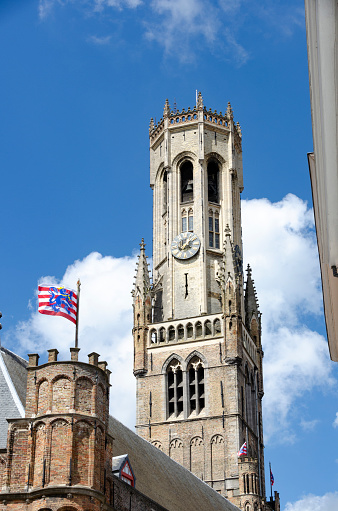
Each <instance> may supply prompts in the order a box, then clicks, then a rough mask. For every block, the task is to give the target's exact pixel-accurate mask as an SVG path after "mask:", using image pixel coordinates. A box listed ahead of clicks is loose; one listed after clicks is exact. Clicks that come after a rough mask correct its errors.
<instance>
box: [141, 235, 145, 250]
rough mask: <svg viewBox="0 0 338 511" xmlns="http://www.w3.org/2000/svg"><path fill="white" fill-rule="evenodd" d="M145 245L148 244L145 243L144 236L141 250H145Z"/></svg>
mask: <svg viewBox="0 0 338 511" xmlns="http://www.w3.org/2000/svg"><path fill="white" fill-rule="evenodd" d="M145 246H146V244H145V243H144V238H142V239H141V243H140V247H141V250H144V249H145Z"/></svg>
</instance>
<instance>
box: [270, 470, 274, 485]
mask: <svg viewBox="0 0 338 511" xmlns="http://www.w3.org/2000/svg"><path fill="white" fill-rule="evenodd" d="M274 482H275V478H274V477H273V473H272V471H271V467H270V484H271V486H273V484H274Z"/></svg>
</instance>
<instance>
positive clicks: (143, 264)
mask: <svg viewBox="0 0 338 511" xmlns="http://www.w3.org/2000/svg"><path fill="white" fill-rule="evenodd" d="M145 247H146V244H145V243H144V238H142V240H141V243H140V254H139V256H138V262H137V266H136V276H135V282H134V288H133V290H132V295H133V297H134V299H135V297H136V296H139V297H140V298H141V301H142V303H143V304H144V303H145V300H146V298H147V296H150V288H151V284H150V277H149V266H148V261H147V256H146V252H145Z"/></svg>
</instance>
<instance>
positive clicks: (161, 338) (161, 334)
mask: <svg viewBox="0 0 338 511" xmlns="http://www.w3.org/2000/svg"><path fill="white" fill-rule="evenodd" d="M164 341H165V328H164V327H162V328H160V342H164Z"/></svg>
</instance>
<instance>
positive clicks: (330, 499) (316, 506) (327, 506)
mask: <svg viewBox="0 0 338 511" xmlns="http://www.w3.org/2000/svg"><path fill="white" fill-rule="evenodd" d="M333 509H338V492H334V493H326V494H325V495H323V496H321V497H319V496H317V495H306V497H303V498H302V499H300V500H297V502H294V503H291V502H287V504H286V506H285V508H284V511H332V510H333Z"/></svg>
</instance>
